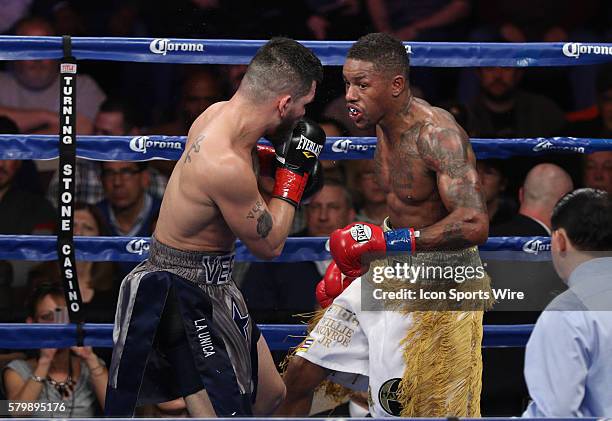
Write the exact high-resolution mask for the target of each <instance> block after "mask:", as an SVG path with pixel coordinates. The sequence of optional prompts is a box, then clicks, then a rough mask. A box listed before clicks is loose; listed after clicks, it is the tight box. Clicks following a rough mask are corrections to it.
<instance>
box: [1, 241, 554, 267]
mask: <svg viewBox="0 0 612 421" xmlns="http://www.w3.org/2000/svg"><path fill="white" fill-rule="evenodd" d="M327 240H328V238H327V237H290V238H287V241H286V243H285V248H284V249H283V252H282V254H281V255H280V256H279V257H277V258H276V259H274V260H273V261H274V262H304V261H322V260H327V259H330V258H331V256H330V254H329V252H328V251H327V250H326V242H327ZM149 242H150V238H147V237H103V236H100V237H75V238H74V243H75V246H76V257H77V260H84V261H91V262H103V261H117V262H139V261H141V260H144V259H145V258H147V256H148V255H149V244H150V243H149ZM55 247H56V237H55V236H52V235H0V259H8V260H31V261H47V260H55V259H57V253H56V249H55ZM479 251H480V255H481V257H482V258H483V259H487V258H491V259H495V260H504V261H507V260H510V261H528V262H542V261H550V260H551V257H550V237H490V238H489V239H488V240H487V242H486V243H485V244H483V245H482V246H480V247H479ZM235 252H236V261H240V262H263V261H264V260H261V259H258V258H257V257H255V256H253V255H252V254H251V253H250V252H249V251H248V249H247V248H246V247H245V246H244V244H242V242H241V241H236V250H235Z"/></svg>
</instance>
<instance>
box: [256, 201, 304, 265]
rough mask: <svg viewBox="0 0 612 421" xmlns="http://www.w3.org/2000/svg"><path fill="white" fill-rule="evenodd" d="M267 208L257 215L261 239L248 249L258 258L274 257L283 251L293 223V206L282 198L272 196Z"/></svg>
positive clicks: (258, 232)
mask: <svg viewBox="0 0 612 421" xmlns="http://www.w3.org/2000/svg"><path fill="white" fill-rule="evenodd" d="M267 208H268V209H267V210H265V209H263V210H262V211H261V212H260V213H259V214H258V216H257V234H258V235H259V236H260V238H261V239H260V241H257V242H256V243H253V244H252V245H251V246H250V247H249V249H250V251H251V252H252V253H253V254H254V255H256V256H257V257H259V258H262V259H274V258H275V257H278V256H279V255H280V254H281V252H282V251H283V247H284V246H285V241H286V240H287V236H288V235H289V231H290V230H291V226H292V225H293V217H294V215H295V207H294V206H293V205H291V204H289V203H288V202H286V201H284V200H281V199H278V198H274V197H273V198H272V199H270V202H269V203H268V206H267Z"/></svg>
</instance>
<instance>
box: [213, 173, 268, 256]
mask: <svg viewBox="0 0 612 421" xmlns="http://www.w3.org/2000/svg"><path fill="white" fill-rule="evenodd" d="M210 184H211V187H212V189H211V190H212V191H211V198H212V199H213V200H214V202H215V204H216V205H217V207H218V208H219V210H220V211H221V213H222V215H223V218H224V220H225V222H226V223H227V225H228V226H229V228H230V229H231V230H232V232H233V233H234V234H235V235H236V236H237V237H238V238H239V239H240V240H241V241H242V242H243V243H244V244H245V245H246V246H247V248H248V249H249V250H250V251H251V252H252V253H253V254H255V255H257V256H262V257H268V255H269V254H270V253H272V250H273V249H274V248H275V244H273V243H274V242H273V241H270V237H271V232H272V229H273V228H274V219H273V217H272V214H271V212H270V209H269V208H268V205H267V204H266V202H265V200H264V198H263V197H262V196H261V194H260V193H259V189H258V186H257V179H256V178H255V174H254V173H253V171H252V169H249V168H247V167H245V168H240V167H239V166H233V167H232V168H231V170H230V169H228V167H221V169H220V171H218V172H215V178H214V180H213V182H212V183H210Z"/></svg>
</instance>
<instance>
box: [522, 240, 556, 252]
mask: <svg viewBox="0 0 612 421" xmlns="http://www.w3.org/2000/svg"><path fill="white" fill-rule="evenodd" d="M523 251H524V252H525V253H529V254H538V253H539V252H541V251H550V243H545V242H544V241H542V240H529V241H527V242H526V243H525V244H523Z"/></svg>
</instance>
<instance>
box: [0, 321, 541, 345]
mask: <svg viewBox="0 0 612 421" xmlns="http://www.w3.org/2000/svg"><path fill="white" fill-rule="evenodd" d="M259 329H260V330H261V332H262V334H263V335H264V337H265V338H266V342H267V343H268V347H269V348H270V349H271V350H273V351H286V350H288V349H290V348H292V347H295V346H297V345H298V344H299V343H300V342H301V341H302V339H304V337H305V336H306V326H305V325H259ZM532 330H533V325H485V326H484V336H483V344H482V346H483V347H484V348H500V347H502V348H503V347H524V346H525V345H526V344H527V341H528V339H529V335H531V331H532ZM83 331H84V334H85V336H84V344H85V346H94V347H102V348H112V346H113V325H112V324H94V323H85V324H84V325H83ZM76 336H77V329H76V325H75V324H49V323H1V324H0V348H6V349H37V348H68V347H71V346H74V345H76Z"/></svg>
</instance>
